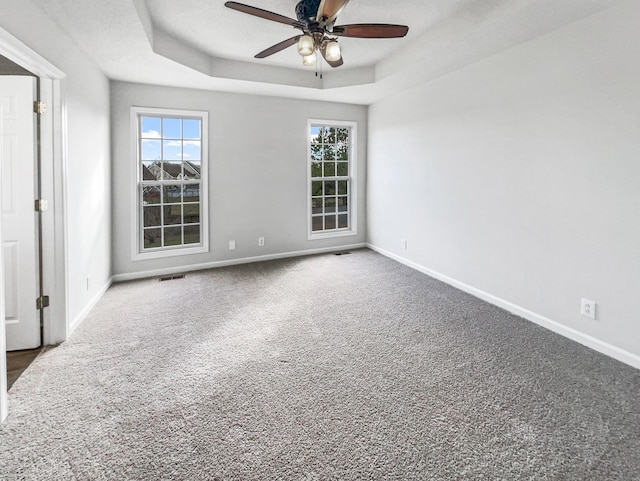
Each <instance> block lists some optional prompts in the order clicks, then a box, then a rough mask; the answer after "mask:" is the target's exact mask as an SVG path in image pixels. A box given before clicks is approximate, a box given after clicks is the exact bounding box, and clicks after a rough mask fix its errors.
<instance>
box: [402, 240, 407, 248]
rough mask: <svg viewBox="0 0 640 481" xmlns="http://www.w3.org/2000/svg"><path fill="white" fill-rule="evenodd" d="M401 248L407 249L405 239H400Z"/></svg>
mask: <svg viewBox="0 0 640 481" xmlns="http://www.w3.org/2000/svg"><path fill="white" fill-rule="evenodd" d="M402 248H403V249H406V248H407V239H402Z"/></svg>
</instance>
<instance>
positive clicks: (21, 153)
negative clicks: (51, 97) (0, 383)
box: [0, 76, 40, 351]
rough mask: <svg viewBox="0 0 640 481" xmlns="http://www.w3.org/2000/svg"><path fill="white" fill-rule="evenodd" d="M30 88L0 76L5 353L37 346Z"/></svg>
mask: <svg viewBox="0 0 640 481" xmlns="http://www.w3.org/2000/svg"><path fill="white" fill-rule="evenodd" d="M34 89H35V78H33V77H18V76H0V104H1V105H2V107H3V109H2V111H3V119H2V124H3V132H2V149H3V155H2V247H3V254H4V288H5V290H4V293H5V299H4V300H5V316H6V317H5V326H6V342H7V351H15V350H18V349H33V348H35V347H38V346H39V345H40V312H39V311H38V309H37V308H36V298H37V297H38V295H37V292H38V271H37V267H36V246H37V244H36V213H35V210H34V201H35V179H36V176H35V174H36V172H35V155H34V154H35V152H34V144H35V142H34V131H35V129H34V113H33V100H34Z"/></svg>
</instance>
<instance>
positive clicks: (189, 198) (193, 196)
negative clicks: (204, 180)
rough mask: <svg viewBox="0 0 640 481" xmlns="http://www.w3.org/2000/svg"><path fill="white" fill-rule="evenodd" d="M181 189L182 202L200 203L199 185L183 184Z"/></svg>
mask: <svg viewBox="0 0 640 481" xmlns="http://www.w3.org/2000/svg"><path fill="white" fill-rule="evenodd" d="M183 189H184V190H183V193H182V195H183V196H184V197H183V202H200V184H185V185H184V186H183Z"/></svg>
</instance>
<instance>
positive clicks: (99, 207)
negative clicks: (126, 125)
mask: <svg viewBox="0 0 640 481" xmlns="http://www.w3.org/2000/svg"><path fill="white" fill-rule="evenodd" d="M0 12H2V13H1V15H0V27H1V28H3V29H4V30H6V31H7V32H9V33H10V34H12V35H13V36H15V37H17V38H18V39H19V40H20V41H21V42H22V43H24V44H26V45H27V46H28V47H30V48H31V49H33V50H35V51H36V52H37V53H38V54H39V55H41V56H42V57H44V58H45V59H46V60H48V61H49V62H51V63H52V64H53V65H55V66H56V67H57V68H59V69H60V70H62V71H63V72H64V73H65V75H66V76H65V78H64V80H63V81H62V89H63V92H64V96H63V100H65V101H66V105H65V108H66V121H67V125H66V127H67V138H68V142H67V145H66V149H67V156H66V166H65V169H66V176H67V178H66V199H67V204H66V208H67V217H66V237H67V239H66V240H67V253H68V255H67V296H66V297H67V317H68V319H67V325H68V326H74V325H75V324H77V322H78V321H79V320H80V319H81V318H82V316H83V315H84V314H86V311H87V308H88V307H89V306H91V304H92V302H93V301H94V300H95V298H96V297H97V296H99V294H100V293H101V290H102V289H103V288H104V287H105V286H106V285H107V284H108V282H109V279H110V267H111V259H110V256H111V225H110V223H111V212H110V209H111V197H110V195H111V190H110V184H111V179H110V139H109V137H110V132H109V82H108V80H107V78H106V77H105V76H104V75H103V74H102V72H101V71H100V70H99V69H98V68H97V67H96V66H95V65H94V64H93V63H92V62H91V61H90V60H89V59H88V58H87V57H86V55H85V54H84V53H83V52H82V51H81V50H80V48H79V47H78V46H77V45H76V44H75V43H74V42H73V41H72V40H71V39H70V38H69V37H68V36H67V35H66V34H65V33H64V32H62V31H61V30H60V29H59V28H58V27H57V25H56V24H55V23H53V22H52V21H51V20H50V19H49V18H48V17H47V16H46V15H44V14H43V13H42V12H41V11H40V10H39V9H38V8H37V7H35V6H34V5H33V4H32V2H30V1H29V0H0ZM51 161H52V160H51V159H44V162H51ZM57 241H62V239H57ZM88 276H90V278H91V282H90V286H89V288H88V289H87V283H86V278H87V277H88ZM55 301H56V300H55V299H54V300H53V302H55ZM57 340H58V341H60V340H62V339H57Z"/></svg>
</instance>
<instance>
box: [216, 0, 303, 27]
mask: <svg viewBox="0 0 640 481" xmlns="http://www.w3.org/2000/svg"><path fill="white" fill-rule="evenodd" d="M224 6H225V7H228V8H231V9H233V10H237V11H238V12H242V13H248V14H249V15H254V16H256V17H260V18H266V19H267V20H272V21H274V22H278V23H284V24H285V25H291V26H292V27H295V28H302V26H303V25H302V23H300V22H299V21H298V20H294V19H293V18H289V17H285V16H284V15H279V14H277V13H273V12H269V11H268V10H262V9H261V8H257V7H252V6H250V5H245V4H244V3H238V2H225V4H224Z"/></svg>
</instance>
